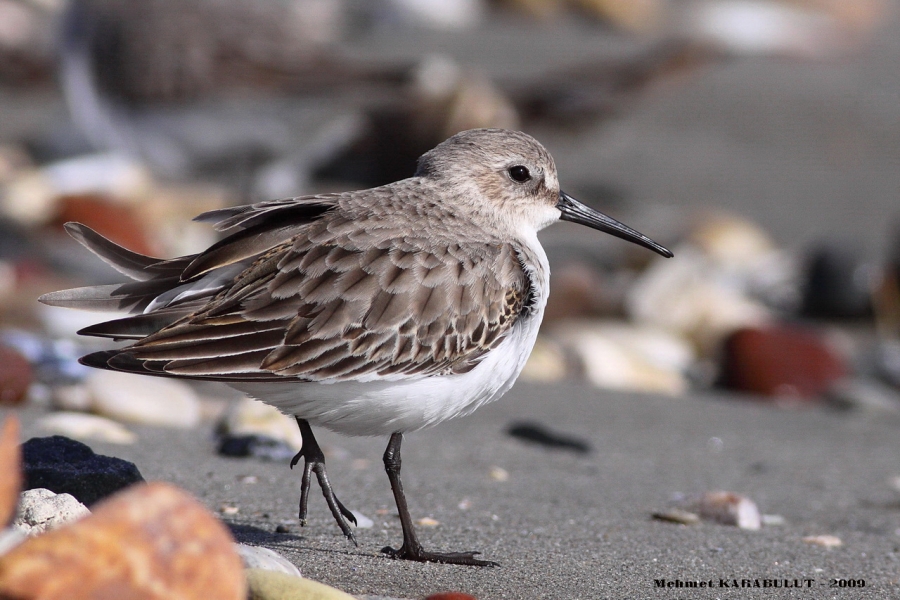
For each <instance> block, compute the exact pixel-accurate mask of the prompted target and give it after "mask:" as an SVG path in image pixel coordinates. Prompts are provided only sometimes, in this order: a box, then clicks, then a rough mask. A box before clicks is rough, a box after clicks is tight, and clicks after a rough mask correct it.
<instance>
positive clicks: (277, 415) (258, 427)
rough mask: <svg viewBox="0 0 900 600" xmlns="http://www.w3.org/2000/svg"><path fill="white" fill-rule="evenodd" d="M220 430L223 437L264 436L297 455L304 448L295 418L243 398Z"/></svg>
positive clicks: (220, 426) (233, 406) (229, 413)
mask: <svg viewBox="0 0 900 600" xmlns="http://www.w3.org/2000/svg"><path fill="white" fill-rule="evenodd" d="M219 430H220V432H221V433H222V434H223V435H225V434H230V435H233V436H242V435H264V436H266V437H268V438H271V439H275V440H281V441H282V442H285V443H286V444H288V445H289V446H290V447H291V448H293V449H294V452H295V453H296V452H299V451H300V450H301V449H302V448H303V436H302V435H300V429H299V428H298V427H297V421H296V420H295V419H294V418H293V417H289V416H287V415H285V414H284V413H282V412H280V411H279V410H278V409H277V408H275V407H274V406H270V405H268V404H264V403H262V402H259V401H258V400H253V399H252V398H242V399H241V400H240V401H238V402H236V403H234V404H233V405H232V406H231V407H230V408H229V409H228V411H227V412H226V413H225V418H224V419H223V420H222V421H221V422H220V423H219Z"/></svg>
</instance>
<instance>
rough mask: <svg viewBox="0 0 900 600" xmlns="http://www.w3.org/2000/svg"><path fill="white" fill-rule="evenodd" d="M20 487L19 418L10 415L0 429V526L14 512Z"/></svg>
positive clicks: (10, 517) (9, 518)
mask: <svg viewBox="0 0 900 600" xmlns="http://www.w3.org/2000/svg"><path fill="white" fill-rule="evenodd" d="M20 489H22V449H21V446H19V420H18V419H17V418H16V416H15V415H11V416H9V417H7V418H6V420H5V421H4V422H3V428H2V429H0V528H3V527H4V526H6V525H7V524H8V523H9V522H10V521H11V520H12V517H13V515H14V514H15V513H16V504H18V502H19V490H20Z"/></svg>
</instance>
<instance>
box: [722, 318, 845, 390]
mask: <svg viewBox="0 0 900 600" xmlns="http://www.w3.org/2000/svg"><path fill="white" fill-rule="evenodd" d="M721 368H722V383H723V384H724V385H725V386H726V387H728V388H730V389H733V390H738V391H742V392H750V393H754V394H761V395H763V396H768V397H780V398H785V397H787V398H796V399H807V400H808V399H814V398H816V397H818V396H820V395H821V394H824V393H825V392H826V391H827V390H828V389H829V388H830V387H831V386H832V385H833V384H834V383H835V382H836V381H838V380H839V379H841V378H842V377H843V376H844V375H845V374H846V373H847V367H846V365H845V364H844V361H843V359H842V358H841V357H840V356H838V354H837V353H836V352H834V351H833V350H832V349H831V348H830V347H829V346H828V345H827V344H826V343H825V341H824V340H823V339H822V338H821V337H820V336H819V335H818V334H817V333H816V332H815V331H813V330H810V329H806V328H801V327H797V326H790V325H773V326H769V327H764V328H747V329H741V330H739V331H736V332H735V333H734V334H732V335H731V336H729V338H728V339H727V340H726V341H725V345H724V349H723V357H722V365H721Z"/></svg>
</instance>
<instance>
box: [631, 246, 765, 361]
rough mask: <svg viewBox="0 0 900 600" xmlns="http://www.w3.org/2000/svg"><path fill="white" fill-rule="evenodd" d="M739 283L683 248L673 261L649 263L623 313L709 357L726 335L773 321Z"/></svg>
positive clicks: (693, 250)
mask: <svg viewBox="0 0 900 600" xmlns="http://www.w3.org/2000/svg"><path fill="white" fill-rule="evenodd" d="M741 282H742V278H741V277H739V276H735V275H734V274H733V273H731V272H729V270H728V269H725V268H723V267H721V266H718V265H717V264H716V263H715V261H714V260H712V259H711V258H709V257H708V256H706V255H705V254H703V252H701V251H700V250H698V249H696V248H695V247H693V246H689V245H683V246H680V247H678V248H676V249H675V258H671V259H668V260H665V261H663V260H659V261H654V262H653V263H651V265H650V266H649V267H648V268H647V269H646V270H645V271H644V272H643V274H642V275H641V276H640V277H639V278H638V279H637V281H635V283H634V285H633V286H632V288H631V290H630V291H629V293H628V294H627V295H626V298H625V309H626V312H627V313H628V314H629V316H630V317H631V318H632V320H633V321H634V322H635V323H639V324H645V325H652V326H654V327H657V328H660V329H664V330H667V331H670V332H673V333H676V334H678V335H680V336H684V337H686V338H687V339H689V340H690V341H692V342H693V343H694V344H696V346H697V347H698V348H699V350H700V352H701V354H702V355H705V356H708V355H712V354H714V353H715V352H716V351H717V349H718V348H719V345H720V343H721V341H722V340H723V339H724V338H725V337H726V336H727V335H728V334H729V333H731V332H733V331H735V330H737V329H740V328H742V327H749V326H756V325H761V324H763V323H766V322H768V321H769V320H771V313H770V311H769V310H768V309H767V308H766V307H765V306H763V305H762V304H761V303H760V302H758V301H756V300H753V299H751V298H749V297H747V295H746V291H745V289H744V285H743V284H742V283H741Z"/></svg>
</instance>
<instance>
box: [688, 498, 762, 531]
mask: <svg viewBox="0 0 900 600" xmlns="http://www.w3.org/2000/svg"><path fill="white" fill-rule="evenodd" d="M688 509H689V510H691V511H692V512H696V513H697V514H698V515H700V518H701V519H704V520H707V521H714V522H716V523H721V524H722V525H735V526H737V527H739V528H741V529H750V530H756V529H759V528H760V527H761V526H762V519H761V517H760V514H759V509H758V508H757V507H756V503H755V502H753V500H750V499H749V498H747V497H745V496H741V495H740V494H735V493H734V492H721V491H715V492H706V493H704V494H703V495H702V496H701V497H700V498H699V499H698V500H696V501H694V502H693V503H691V504H690V505H689V506H688Z"/></svg>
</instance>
